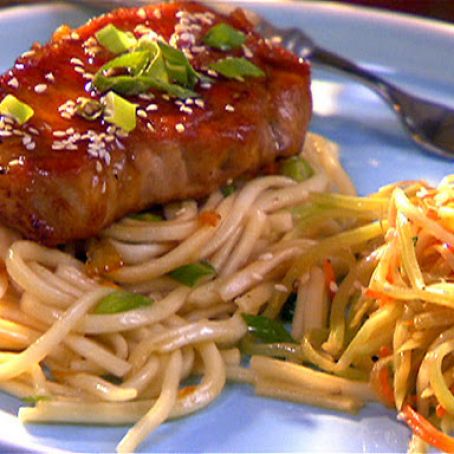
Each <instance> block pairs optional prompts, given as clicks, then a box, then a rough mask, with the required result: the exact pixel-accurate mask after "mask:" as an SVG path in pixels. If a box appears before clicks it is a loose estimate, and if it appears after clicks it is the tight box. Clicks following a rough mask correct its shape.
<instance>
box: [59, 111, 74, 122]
mask: <svg viewBox="0 0 454 454" xmlns="http://www.w3.org/2000/svg"><path fill="white" fill-rule="evenodd" d="M60 116H61V117H63V118H66V119H67V120H71V118H72V116H71V114H69V113H68V112H62V113H61V114H60Z"/></svg>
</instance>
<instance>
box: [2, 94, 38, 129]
mask: <svg viewBox="0 0 454 454" xmlns="http://www.w3.org/2000/svg"><path fill="white" fill-rule="evenodd" d="M0 114H1V115H5V116H7V117H11V118H13V119H14V120H15V121H16V123H17V124H19V125H23V124H24V123H26V122H27V121H28V120H30V118H31V117H33V115H34V114H35V112H34V110H33V109H32V108H31V107H30V106H29V105H28V104H25V103H24V102H22V101H19V100H18V99H17V98H16V97H15V96H13V95H6V96H5V97H4V98H3V100H2V102H0Z"/></svg>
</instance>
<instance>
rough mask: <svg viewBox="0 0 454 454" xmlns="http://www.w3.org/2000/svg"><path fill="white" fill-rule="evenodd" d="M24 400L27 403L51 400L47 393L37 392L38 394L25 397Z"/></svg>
mask: <svg viewBox="0 0 454 454" xmlns="http://www.w3.org/2000/svg"><path fill="white" fill-rule="evenodd" d="M22 400H23V401H24V402H25V403H27V404H36V403H38V402H43V401H46V400H50V397H49V396H46V395H41V394H37V395H36V396H26V397H23V398H22Z"/></svg>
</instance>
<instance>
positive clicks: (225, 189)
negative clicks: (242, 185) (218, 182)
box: [221, 183, 236, 197]
mask: <svg viewBox="0 0 454 454" xmlns="http://www.w3.org/2000/svg"><path fill="white" fill-rule="evenodd" d="M235 191H236V187H235V185H234V184H233V183H232V184H227V185H225V186H222V187H221V193H222V195H223V196H224V197H228V196H229V195H232V194H233V193H234V192H235Z"/></svg>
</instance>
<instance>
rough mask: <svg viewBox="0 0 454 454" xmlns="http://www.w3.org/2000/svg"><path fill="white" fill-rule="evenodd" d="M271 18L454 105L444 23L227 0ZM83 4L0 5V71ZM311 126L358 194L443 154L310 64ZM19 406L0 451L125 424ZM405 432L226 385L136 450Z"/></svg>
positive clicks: (433, 164) (394, 443) (453, 68)
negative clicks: (55, 421)
mask: <svg viewBox="0 0 454 454" xmlns="http://www.w3.org/2000/svg"><path fill="white" fill-rule="evenodd" d="M238 3H239V4H241V5H244V6H247V7H249V8H251V9H255V10H256V11H257V12H259V13H261V14H263V15H264V16H267V17H268V18H269V19H271V20H273V21H274V22H276V23H277V24H278V25H282V26H300V27H302V28H304V30H306V31H307V32H308V33H309V34H311V35H312V36H313V37H314V38H316V40H317V41H319V42H320V44H322V45H325V46H327V47H329V48H330V49H332V50H334V51H337V52H339V53H341V54H343V55H345V56H346V57H349V58H351V59H353V60H355V61H357V62H359V63H361V64H363V65H365V66H367V67H369V68H371V69H373V70H374V71H376V72H377V73H378V74H380V75H382V76H384V77H387V78H389V80H392V81H394V82H395V83H398V84H400V85H402V86H403V87H406V88H408V89H410V90H412V91H413V92H415V93H418V94H420V95H424V96H427V97H431V98H433V99H436V100H439V101H442V102H445V103H449V104H451V105H452V106H453V107H454V78H453V77H452V75H453V74H454V59H453V58H452V49H453V48H454V27H453V26H450V25H444V24H441V23H438V22H431V21H425V20H421V19H416V18H413V17H411V16H403V15H398V14H387V13H380V12H378V11H374V10H368V9H356V8H353V7H345V6H340V5H337V4H334V3H323V4H322V3H318V2H308V3H296V2H280V3H279V4H277V3H275V2H269V1H254V2H252V1H251V2H241V3H240V2H238ZM90 14H92V11H89V10H87V9H83V8H82V7H77V6H70V5H65V4H64V3H55V4H48V5H44V6H32V7H16V8H9V9H6V8H4V9H3V10H2V11H0V42H1V43H2V51H1V55H0V70H1V71H4V70H6V69H8V68H9V67H10V66H12V64H13V62H14V59H15V57H16V56H17V55H18V54H20V53H21V52H23V51H24V50H26V49H28V47H29V46H30V45H31V44H32V42H33V41H36V40H39V41H46V40H47V39H48V38H49V37H50V35H51V33H52V31H53V30H54V29H55V28H56V27H57V26H59V25H60V24H61V23H68V24H70V25H73V26H76V25H78V24H81V23H82V22H84V21H85V20H86V19H87V18H88V17H89V16H90ZM313 94H314V118H313V120H312V125H311V129H312V130H313V131H315V132H318V133H320V134H323V135H325V136H327V137H329V138H331V139H333V140H335V141H336V142H338V143H339V144H340V145H341V149H342V161H343V164H344V165H345V167H346V169H347V170H348V172H349V173H350V175H351V176H352V178H353V180H354V182H355V183H356V185H357V187H358V190H359V192H360V193H362V194H366V193H368V192H372V191H375V190H376V189H377V188H378V187H379V186H381V185H384V184H386V183H389V182H392V181H395V180H402V179H416V178H417V179H419V178H425V179H427V180H429V181H430V182H432V183H436V182H437V181H439V180H440V179H441V178H442V177H443V176H444V175H446V174H448V173H452V172H453V171H454V161H449V160H444V159H441V158H437V157H434V156H431V155H428V154H426V153H425V152H424V151H422V150H421V149H419V148H418V147H417V146H415V145H414V144H413V143H412V142H411V141H410V140H409V138H408V137H407V136H406V135H405V133H404V132H403V131H402V129H401V127H400V125H399V123H398V122H397V120H396V118H395V116H394V114H393V113H392V112H391V111H390V109H389V108H388V107H387V106H386V105H384V104H383V102H382V101H381V100H380V99H379V98H378V97H377V96H376V95H374V94H373V93H372V92H370V91H368V90H367V89H366V88H364V87H362V86H360V85H358V84H357V83H355V82H354V81H351V80H349V79H346V78H341V77H337V76H335V75H333V74H330V73H327V72H321V71H318V70H316V71H314V77H313ZM19 406H20V402H19V401H18V400H17V399H14V398H12V397H10V396H7V395H5V394H0V408H1V411H0V427H1V429H0V450H1V451H3V452H4V451H6V450H8V451H17V452H23V451H33V452H49V451H55V450H57V449H60V450H67V451H75V452H112V451H113V450H114V447H115V445H116V444H117V443H118V441H119V440H120V439H121V438H122V436H123V435H124V434H125V432H126V430H127V427H115V428H111V427H87V426H71V425H27V426H26V427H23V426H22V425H21V424H20V423H19V422H18V421H17V419H16V417H15V415H16V414H17V410H18V408H19ZM408 439H409V431H408V429H407V428H406V427H405V426H404V425H403V424H401V423H399V422H397V421H396V415H395V412H393V411H388V410H385V409H384V408H383V407H380V406H378V405H370V406H368V407H366V408H365V409H364V410H363V411H361V413H360V414H359V415H357V416H348V415H344V414H340V413H336V412H331V411H327V410H322V409H319V408H313V407H307V406H304V405H296V404H291V403H287V402H279V401H275V400H271V399H264V398H258V397H256V396H254V393H253V391H252V389H251V388H250V387H248V386H240V385H229V386H227V388H226V390H225V391H224V393H223V394H222V396H221V397H220V398H219V399H218V400H217V401H216V402H214V403H213V404H212V405H211V406H210V407H209V408H207V409H205V410H203V411H201V412H199V413H197V414H195V415H193V416H190V417H187V418H184V419H181V420H178V421H172V422H169V423H166V424H164V425H163V426H161V427H160V428H159V429H158V430H157V431H156V432H155V433H154V434H153V435H152V436H150V437H149V439H148V440H147V441H146V442H145V443H144V444H143V445H142V446H141V449H140V450H139V451H140V452H277V451H278V452H302V451H311V452H314V451H330V452H333V451H342V452H345V451H348V452H402V451H405V450H406V448H407V442H408Z"/></svg>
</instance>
